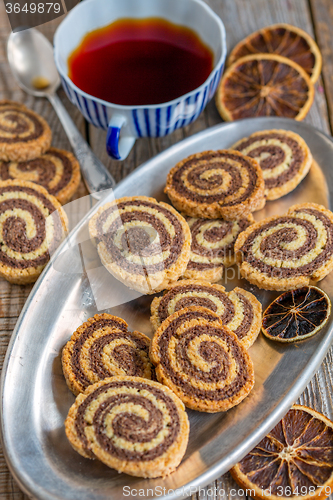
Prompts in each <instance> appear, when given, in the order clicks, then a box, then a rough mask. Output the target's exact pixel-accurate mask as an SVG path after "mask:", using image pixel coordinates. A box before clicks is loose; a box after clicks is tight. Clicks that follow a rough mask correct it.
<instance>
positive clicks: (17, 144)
mask: <svg viewBox="0 0 333 500" xmlns="http://www.w3.org/2000/svg"><path fill="white" fill-rule="evenodd" d="M51 140H52V133H51V129H50V127H49V126H48V124H47V123H46V121H45V120H44V119H43V118H42V117H41V116H39V115H37V114H36V113H34V112H33V111H31V110H30V109H28V108H26V107H25V106H24V105H23V104H20V103H17V102H12V101H0V159H1V160H4V161H26V160H31V159H33V158H36V157H37V156H39V155H41V154H43V153H44V152H45V151H46V150H47V149H49V147H50V145H51Z"/></svg>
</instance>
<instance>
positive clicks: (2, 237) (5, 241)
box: [0, 180, 67, 284]
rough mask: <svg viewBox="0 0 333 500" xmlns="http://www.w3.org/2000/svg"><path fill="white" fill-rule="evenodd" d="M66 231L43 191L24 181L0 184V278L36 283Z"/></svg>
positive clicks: (61, 212) (62, 216) (53, 200)
mask: <svg viewBox="0 0 333 500" xmlns="http://www.w3.org/2000/svg"><path fill="white" fill-rule="evenodd" d="M66 231H67V217H66V214H65V212H64V210H63V208H62V207H61V205H60V203H59V202H58V200H57V199H56V198H55V197H54V196H52V195H50V194H49V193H48V192H47V191H46V189H44V188H43V187H41V186H38V185H37V184H34V183H32V182H27V181H19V180H15V181H11V180H9V181H0V276H2V277H3V278H5V279H6V280H8V281H9V282H10V283H15V284H25V283H33V282H34V281H36V279H37V278H38V276H39V275H40V273H41V272H42V270H43V269H44V267H45V265H46V264H47V263H48V261H49V260H50V255H51V254H52V252H53V251H54V250H55V249H56V248H57V246H58V245H59V243H60V242H61V241H62V239H63V237H64V235H65V232H66Z"/></svg>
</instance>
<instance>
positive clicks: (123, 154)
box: [106, 114, 135, 160]
mask: <svg viewBox="0 0 333 500" xmlns="http://www.w3.org/2000/svg"><path fill="white" fill-rule="evenodd" d="M125 123H126V118H125V117H124V116H122V115H117V114H115V115H113V116H112V118H111V120H110V122H109V127H108V132H107V135H106V150H107V152H108V155H109V156H111V158H113V159H114V160H125V158H127V156H128V154H129V152H130V151H131V149H132V147H133V144H134V143H135V137H133V136H124V137H120V130H121V127H122V126H123V125H125Z"/></svg>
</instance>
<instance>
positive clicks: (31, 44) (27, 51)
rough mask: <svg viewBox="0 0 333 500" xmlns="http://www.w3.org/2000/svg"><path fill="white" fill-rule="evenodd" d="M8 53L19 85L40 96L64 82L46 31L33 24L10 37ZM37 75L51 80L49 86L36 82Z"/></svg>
mask: <svg viewBox="0 0 333 500" xmlns="http://www.w3.org/2000/svg"><path fill="white" fill-rule="evenodd" d="M7 54H8V61H9V65H10V68H11V70H12V72H13V75H14V77H15V79H16V80H17V82H18V84H19V86H20V87H21V88H22V89H23V90H24V91H25V92H28V93H29V94H32V95H34V96H36V97H47V94H53V93H54V92H55V91H56V90H57V88H58V87H59V85H60V77H59V74H58V71H57V68H56V65H55V63H54V59H53V47H52V45H51V43H50V42H49V41H48V40H47V38H45V36H44V35H42V33H40V32H39V31H38V30H36V29H34V28H30V29H27V30H23V31H18V32H16V33H14V32H12V33H11V34H10V35H9V38H8V45H7ZM36 78H43V79H45V80H46V81H48V82H49V85H48V86H47V87H46V88H43V89H38V88H36V87H35V86H34V81H35V80H36Z"/></svg>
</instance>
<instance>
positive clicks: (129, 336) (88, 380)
mask: <svg viewBox="0 0 333 500" xmlns="http://www.w3.org/2000/svg"><path fill="white" fill-rule="evenodd" d="M127 328H128V325H127V323H126V322H125V321H124V320H123V319H121V318H118V317H117V316H112V315H111V314H96V315H95V316H94V317H93V318H89V319H88V320H87V321H86V322H85V323H83V324H82V325H81V326H80V327H79V328H78V329H77V330H76V331H75V332H74V333H73V335H72V337H71V340H69V341H68V342H67V344H66V345H65V347H64V349H63V351H62V366H63V372H64V375H65V378H66V382H67V385H68V386H69V388H70V389H71V391H72V392H73V393H74V394H75V395H77V394H79V393H80V392H83V391H84V390H85V389H86V388H87V387H88V386H89V385H91V384H94V383H96V382H98V381H100V380H103V379H105V378H108V377H111V376H115V375H130V376H136V377H143V378H148V379H153V380H154V379H155V372H154V368H153V366H152V364H151V362H150V360H149V345H150V339H149V338H148V337H147V336H146V335H144V334H143V333H140V332H129V331H128V330H127Z"/></svg>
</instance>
